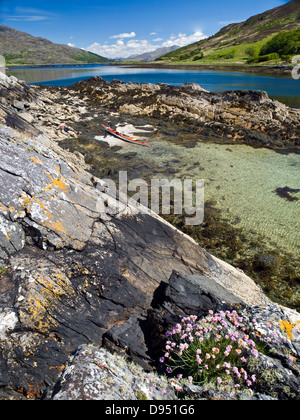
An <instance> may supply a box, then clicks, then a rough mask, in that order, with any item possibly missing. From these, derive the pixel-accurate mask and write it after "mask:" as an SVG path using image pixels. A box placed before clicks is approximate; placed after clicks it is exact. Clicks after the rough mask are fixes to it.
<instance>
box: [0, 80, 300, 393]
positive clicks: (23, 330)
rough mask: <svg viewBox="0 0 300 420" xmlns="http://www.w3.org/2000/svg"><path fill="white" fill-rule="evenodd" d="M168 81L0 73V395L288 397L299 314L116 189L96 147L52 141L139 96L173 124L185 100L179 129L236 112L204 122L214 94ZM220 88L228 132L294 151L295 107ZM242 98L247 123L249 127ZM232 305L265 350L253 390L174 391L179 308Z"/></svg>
mask: <svg viewBox="0 0 300 420" xmlns="http://www.w3.org/2000/svg"><path fill="white" fill-rule="evenodd" d="M174 89H175V90H174ZM174 89H171V88H170V87H167V86H166V85H163V86H162V85H159V86H155V87H152V86H148V85H135V84H128V85H126V84H123V83H121V82H112V83H111V84H109V83H107V82H104V81H103V80H102V79H99V78H94V79H92V80H90V81H89V82H83V83H82V84H79V85H76V86H73V87H71V88H70V89H69V90H66V89H64V88H59V89H44V88H38V87H28V86H27V85H26V84H25V83H22V82H19V81H18V80H17V79H15V78H13V77H11V78H8V77H5V76H4V75H2V74H1V73H0V97H1V101H0V116H1V118H2V124H0V150H1V156H2V159H1V163H0V178H1V186H2V188H1V189H0V270H1V271H0V292H1V293H0V372H1V376H0V398H1V399H110V398H111V399H124V400H126V399H137V400H138V399H156V400H159V399H176V398H185V397H187V396H191V395H193V398H195V399H298V398H299V364H300V345H299V343H300V330H299V323H300V317H299V314H298V313H297V312H296V311H293V310H291V309H288V308H286V307H283V306H281V305H279V304H275V303H272V302H271V301H270V300H269V299H268V298H267V297H266V295H265V294H264V293H263V292H262V290H261V288H260V287H259V286H258V285H257V284H255V282H254V281H253V280H251V279H250V278H249V277H248V276H247V275H246V274H245V273H243V272H242V271H241V270H238V269H236V268H234V267H233V266H231V265H229V264H227V263H226V262H224V261H222V260H220V259H218V258H216V257H214V256H213V255H211V254H209V253H208V252H207V251H205V250H204V249H203V248H201V247H200V246H199V245H198V244H197V243H196V242H195V241H194V240H193V239H191V238H190V237H188V236H187V235H184V234H183V233H182V232H180V231H179V230H177V229H176V228H174V227H173V226H172V225H171V224H169V223H167V222H166V221H165V220H163V219H161V218H160V217H159V216H157V215H155V214H147V215H145V214H142V213H140V212H139V211H138V210H137V209H136V208H134V207H131V206H130V205H126V204H124V203H120V202H119V201H118V200H114V199H113V198H112V197H111V196H109V195H108V194H107V191H106V189H105V185H104V184H103V182H102V181H101V179H100V177H97V176H96V175H94V174H93V175H92V173H91V172H90V171H91V165H93V155H91V156H90V161H89V159H85V160H84V159H83V156H82V155H81V154H79V153H78V152H77V153H76V151H75V153H71V152H69V151H66V150H64V149H62V148H61V144H63V142H64V141H65V140H66V135H65V134H63V133H62V132H61V130H60V127H61V125H62V124H63V123H66V122H68V123H69V124H70V126H71V127H72V128H73V130H72V131H71V132H70V133H69V134H68V136H69V137H70V138H73V139H75V138H77V137H78V136H88V135H89V134H88V133H87V132H85V133H84V130H83V128H84V127H88V128H89V129H91V127H93V125H92V123H93V117H95V115H99V113H100V112H101V116H103V117H105V116H106V120H105V121H112V120H113V118H114V113H115V112H116V111H118V113H119V115H120V114H122V113H124V115H128V114H129V115H131V113H136V112H139V113H140V114H142V111H140V110H139V111H137V109H138V108H139V107H140V109H143V112H144V114H142V115H141V116H142V117H143V118H145V117H147V118H148V117H149V118H154V119H164V118H166V117H168V119H169V121H170V122H171V123H173V122H174V123H176V122H177V123H178V122H179V115H180V113H181V114H183V110H184V112H185V113H187V114H186V116H185V118H183V120H184V129H186V130H188V132H189V130H191V127H192V128H193V129H194V128H195V127H199V130H200V131H201V130H203V126H204V127H205V128H204V130H207V129H208V126H207V125H206V124H211V129H212V130H214V134H213V135H212V138H214V136H217V134H216V133H219V131H218V129H217V127H219V129H220V130H221V131H220V132H223V133H225V132H227V130H228V129H229V121H232V118H233V117H232V116H230V117H226V116H225V117H224V118H225V120H226V118H227V120H226V122H225V123H224V124H221V123H220V120H219V121H218V124H217V125H215V124H216V122H215V120H214V122H213V123H212V120H211V116H210V114H209V112H210V111H211V107H214V110H215V111H214V112H215V115H218V114H219V113H220V111H219V106H221V105H219V101H220V98H219V100H218V98H217V96H216V95H212V94H209V93H208V92H205V91H203V90H201V89H200V88H199V87H196V86H194V85H188V86H184V87H182V89H179V90H178V89H177V88H174ZM129 92H130V96H129ZM228 95H229V96H228ZM178 96H179V102H178V101H175V99H176V98H177V100H178ZM126 97H127V101H126V100H125V99H126ZM129 97H130V98H131V100H130V101H128V98H129ZM186 98H188V99H186ZM225 99H226V100H225ZM225 99H224V97H223V98H222V101H221V102H222V106H223V105H224V104H227V105H226V106H228V109H227V111H229V108H232V107H233V105H234V106H235V107H236V106H237V104H239V105H241V104H244V108H243V112H242V113H241V112H240V110H238V111H237V110H236V109H235V110H233V109H231V112H232V113H234V114H231V115H235V116H236V117H237V118H236V120H237V124H236V126H237V128H234V129H233V131H230V133H231V135H232V137H230V135H229V136H227V137H226V139H225V141H229V142H230V141H234V140H236V141H241V142H243V141H246V140H245V138H246V137H245V136H246V133H249V132H250V131H251V130H253V131H254V132H255V133H254V134H253V136H252V137H251V139H252V140H251V141H253V142H254V143H255V144H257V143H259V144H260V145H262V144H268V143H269V142H270V141H271V138H272V136H271V128H274V127H276V132H277V137H276V139H275V140H274V143H272V145H274V147H293V148H298V146H299V144H298V143H297V135H296V132H297V127H298V125H299V113H297V112H298V111H295V110H291V109H289V108H288V107H285V106H284V105H282V104H279V103H277V102H276V101H270V100H269V99H268V98H267V97H266V96H265V94H254V93H249V92H248V93H246V92H244V93H242V94H238V93H234V94H227V95H226V96H225ZM141 101H142V102H141ZM174 101H175V102H174ZM203 101H205V104H206V106H205V108H206V111H205V113H206V115H205V116H203V115H202V116H201V113H200V109H201V108H200V103H202V107H203ZM187 103H189V104H190V105H189V106H192V108H193V109H191V108H190V109H188V110H186V109H185V107H186V106H187V105H186V104H187ZM141 104H143V105H141ZM155 104H159V106H158V105H157V106H156V107H155ZM246 106H247V109H248V108H249V110H250V111H249V112H252V114H253V113H255V118H256V124H257V125H258V127H257V128H256V129H254V127H252V126H251V128H250V127H249V126H247V124H249V117H248V116H247V112H246V111H245V107H246ZM271 110H272V111H271ZM196 111H197V112H196ZM223 112H224V111H223ZM240 114H242V116H241V115H240ZM266 115H268V116H269V118H266ZM95 118H96V117H95ZM200 121H201V125H200V124H199V123H200ZM208 121H209V123H208ZM246 121H248V122H247V124H246ZM292 123H293V124H294V129H292V130H291V129H289V130H288V127H291V124H292ZM297 124H298V125H297ZM224 127H225V128H224ZM80 128H81V130H80ZM95 130H96V129H95ZM255 130H257V131H255ZM259 130H261V132H262V133H263V134H261V135H260V136H258V134H257V133H259V132H260V131H259ZM298 132H299V131H298ZM237 133H240V135H237ZM241 133H243V135H244V136H241ZM261 138H262V139H263V140H265V141H267V142H268V143H265V142H264V141H262V143H260V142H261ZM253 139H254V140H253ZM114 147H118V146H114ZM100 153H103V154H104V155H105V149H104V150H102V151H101V150H100ZM92 154H93V151H92ZM113 164H114V165H115V167H114V168H113V166H112V168H113V169H115V170H118V163H117V162H116V161H114V162H112V165H113ZM135 170H138V169H136V168H135ZM106 175H108V174H106ZM101 204H102V206H101ZM103 205H104V206H105V208H106V211H105V213H104V214H103V213H99V207H100V208H103ZM232 310H234V311H238V313H239V316H240V317H243V318H245V319H246V328H247V333H248V334H249V335H250V336H251V337H256V338H255V340H257V337H259V341H260V342H261V343H262V345H263V348H264V349H265V350H264V351H263V352H259V354H258V358H256V359H255V360H252V364H251V365H249V369H250V370H251V374H252V376H253V377H254V376H255V377H256V378H257V380H256V381H255V384H253V386H252V389H251V393H250V394H249V393H247V392H244V391H242V392H240V393H237V392H233V391H232V390H231V391H230V392H229V389H228V387H227V388H226V387H220V386H218V384H215V385H214V386H212V384H211V383H210V384H202V385H201V386H200V385H199V384H197V386H196V385H192V384H188V383H181V382H179V383H177V382H176V384H175V385H176V386H177V388H176V386H175V385H174V381H170V379H168V378H167V377H166V376H164V375H162V373H165V368H163V366H161V362H160V359H161V356H162V355H163V351H164V346H165V341H166V335H165V334H166V332H167V331H168V330H170V329H172V328H173V327H174V326H175V325H176V324H177V323H178V322H180V320H181V319H182V318H183V317H186V316H190V315H195V316H196V315H197V316H198V317H199V319H202V318H203V317H206V316H208V314H209V311H211V312H214V313H223V311H232ZM254 319H255V321H256V322H255V327H253V322H252V321H253V320H254ZM230 328H234V326H233V325H232V327H230ZM270 330H271V331H272V339H271V338H270V334H269V331H270ZM115 353H118V354H119V355H122V357H121V358H120V357H119V356H115ZM132 361H133V362H134V364H132ZM254 362H255V363H254ZM248 364H249V363H248ZM137 366H139V367H137ZM149 372H151V373H149ZM228 380H229V379H228ZM176 381H177V380H176ZM230 381H231V382H233V378H232V379H230V380H229V382H230ZM104 384H105V386H104ZM145 384H147V386H145ZM179 388H180V392H179Z"/></svg>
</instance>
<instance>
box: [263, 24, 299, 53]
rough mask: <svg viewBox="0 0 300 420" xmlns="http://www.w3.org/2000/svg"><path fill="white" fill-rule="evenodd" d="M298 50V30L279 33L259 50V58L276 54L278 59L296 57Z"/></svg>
mask: <svg viewBox="0 0 300 420" xmlns="http://www.w3.org/2000/svg"><path fill="white" fill-rule="evenodd" d="M299 50H300V28H298V29H295V30H293V31H287V32H281V33H279V34H277V35H275V36H274V37H273V38H272V39H271V40H270V41H268V42H267V43H266V44H265V45H263V47H262V48H261V50H260V53H259V55H260V56H266V55H268V54H272V53H276V54H278V55H279V56H280V57H282V56H286V55H296V54H297V53H298V51H299Z"/></svg>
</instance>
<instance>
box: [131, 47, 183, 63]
mask: <svg viewBox="0 0 300 420" xmlns="http://www.w3.org/2000/svg"><path fill="white" fill-rule="evenodd" d="M178 48H179V47H178V46H177V45H172V47H162V48H158V49H157V50H154V51H151V52H146V53H144V54H138V55H132V56H130V57H129V58H128V59H127V60H138V61H153V60H155V59H156V58H158V57H160V56H162V55H165V54H167V53H169V52H172V51H175V50H177V49H178Z"/></svg>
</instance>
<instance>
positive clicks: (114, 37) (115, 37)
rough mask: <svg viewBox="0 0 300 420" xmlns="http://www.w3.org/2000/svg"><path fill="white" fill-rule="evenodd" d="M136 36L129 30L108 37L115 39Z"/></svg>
mask: <svg viewBox="0 0 300 420" xmlns="http://www.w3.org/2000/svg"><path fill="white" fill-rule="evenodd" d="M135 36H136V34H135V32H131V33H130V34H129V33H124V34H119V35H113V36H111V37H110V39H117V38H134V37H135Z"/></svg>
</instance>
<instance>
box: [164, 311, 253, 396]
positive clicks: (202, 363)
mask: <svg viewBox="0 0 300 420" xmlns="http://www.w3.org/2000/svg"><path fill="white" fill-rule="evenodd" d="M243 322H244V320H243V318H242V317H240V316H239V315H238V313H237V312H236V311H232V312H229V311H227V312H226V313H224V312H219V313H215V314H214V313H213V312H212V311H210V316H208V317H207V318H204V319H202V320H201V321H198V322H197V316H193V315H192V316H190V317H187V318H183V319H182V320H181V323H180V324H177V325H176V327H175V328H174V329H173V330H172V331H169V332H168V333H167V334H166V335H167V337H168V339H169V341H167V344H166V347H165V351H166V353H165V355H164V357H162V358H161V360H160V361H161V363H164V364H165V365H166V366H167V368H166V371H167V373H169V374H172V375H174V374H177V377H178V379H181V378H183V377H188V379H189V380H190V382H194V383H196V384H204V383H215V384H219V385H221V384H222V383H228V382H229V381H233V382H234V383H235V384H236V388H239V387H241V386H242V387H245V388H247V387H248V388H250V387H251V386H252V385H253V383H254V382H255V381H256V378H255V377H254V376H253V375H252V377H250V375H249V373H247V371H246V369H247V363H248V360H249V358H250V357H251V356H254V357H257V355H258V350H257V349H256V348H255V346H256V343H255V342H254V341H253V340H251V339H250V337H249V335H247V334H246V333H245V332H244V331H245V325H244V323H243ZM249 326H250V325H249Z"/></svg>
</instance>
